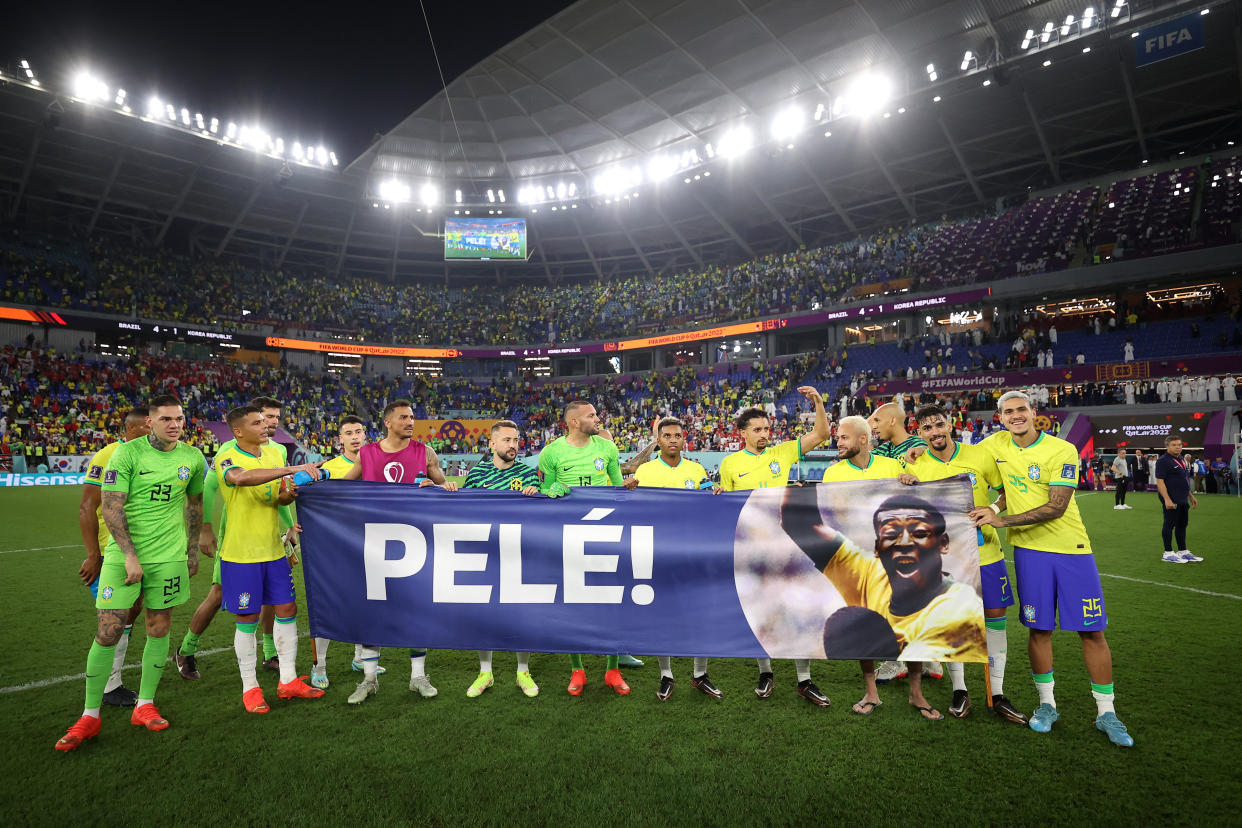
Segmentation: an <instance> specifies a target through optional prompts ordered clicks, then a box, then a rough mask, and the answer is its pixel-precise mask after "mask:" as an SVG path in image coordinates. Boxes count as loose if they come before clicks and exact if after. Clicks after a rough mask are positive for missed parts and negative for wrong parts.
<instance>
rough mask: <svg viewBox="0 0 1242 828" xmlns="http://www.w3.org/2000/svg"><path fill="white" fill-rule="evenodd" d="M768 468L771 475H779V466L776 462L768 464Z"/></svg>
mask: <svg viewBox="0 0 1242 828" xmlns="http://www.w3.org/2000/svg"><path fill="white" fill-rule="evenodd" d="M768 468H769V469H771V471H772V474H780V473H781V464H780V463H778V462H776V461H775V460H773V461H772V462H771V463H768Z"/></svg>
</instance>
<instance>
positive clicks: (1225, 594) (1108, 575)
mask: <svg viewBox="0 0 1242 828" xmlns="http://www.w3.org/2000/svg"><path fill="white" fill-rule="evenodd" d="M1100 575H1102V576H1104V577H1105V578H1117V579H1119V580H1122V581H1134V582H1135V583H1137V584H1151V585H1152V586H1162V587H1168V588H1169V589H1184V590H1186V591H1187V592H1197V593H1199V594H1200V595H1211V596H1213V597H1216V598H1232V599H1234V600H1235V601H1242V595H1234V594H1232V593H1229V592H1211V591H1209V590H1206V589H1195V588H1194V587H1188V586H1182V585H1180V584H1166V583H1164V582H1163V581H1148V580H1147V579H1145V578H1131V577H1130V576H1129V575H1114V574H1113V573H1111V572H1101V573H1100Z"/></svg>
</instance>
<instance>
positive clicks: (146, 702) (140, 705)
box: [134, 699, 155, 710]
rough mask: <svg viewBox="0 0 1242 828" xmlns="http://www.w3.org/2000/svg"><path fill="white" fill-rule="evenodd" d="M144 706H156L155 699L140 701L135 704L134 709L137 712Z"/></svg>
mask: <svg viewBox="0 0 1242 828" xmlns="http://www.w3.org/2000/svg"><path fill="white" fill-rule="evenodd" d="M144 704H155V699H139V700H138V701H136V702H134V709H135V710H137V709H138V708H140V707H142V706H143V705H144Z"/></svg>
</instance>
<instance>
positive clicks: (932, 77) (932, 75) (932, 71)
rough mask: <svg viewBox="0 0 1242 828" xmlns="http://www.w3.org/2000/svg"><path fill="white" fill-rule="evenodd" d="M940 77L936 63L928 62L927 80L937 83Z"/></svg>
mask: <svg viewBox="0 0 1242 828" xmlns="http://www.w3.org/2000/svg"><path fill="white" fill-rule="evenodd" d="M939 77H940V76H939V75H938V74H936V64H934V63H929V64H927V80H928V81H930V82H931V83H935V82H936V80H937V79H938V78H939Z"/></svg>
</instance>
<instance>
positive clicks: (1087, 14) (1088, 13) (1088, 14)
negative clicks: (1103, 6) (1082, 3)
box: [1082, 6, 1095, 31]
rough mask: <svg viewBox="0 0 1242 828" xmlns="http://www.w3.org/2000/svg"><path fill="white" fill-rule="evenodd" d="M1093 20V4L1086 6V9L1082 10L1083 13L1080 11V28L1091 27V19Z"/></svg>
mask: <svg viewBox="0 0 1242 828" xmlns="http://www.w3.org/2000/svg"><path fill="white" fill-rule="evenodd" d="M1094 20H1095V7H1094V6H1087V8H1086V10H1085V11H1083V13H1082V28H1083V30H1084V31H1085V30H1086V29H1089V28H1091V23H1092V21H1094Z"/></svg>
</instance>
